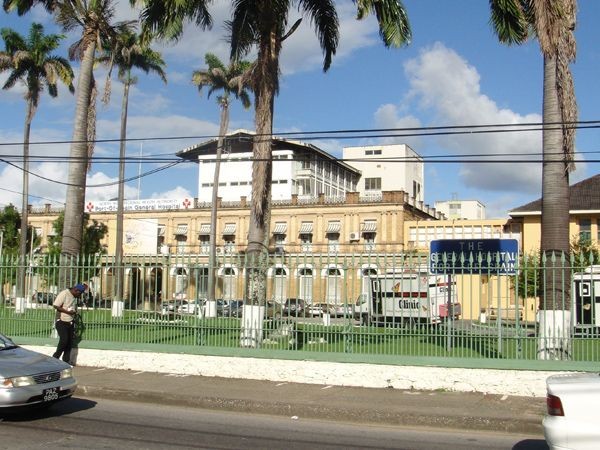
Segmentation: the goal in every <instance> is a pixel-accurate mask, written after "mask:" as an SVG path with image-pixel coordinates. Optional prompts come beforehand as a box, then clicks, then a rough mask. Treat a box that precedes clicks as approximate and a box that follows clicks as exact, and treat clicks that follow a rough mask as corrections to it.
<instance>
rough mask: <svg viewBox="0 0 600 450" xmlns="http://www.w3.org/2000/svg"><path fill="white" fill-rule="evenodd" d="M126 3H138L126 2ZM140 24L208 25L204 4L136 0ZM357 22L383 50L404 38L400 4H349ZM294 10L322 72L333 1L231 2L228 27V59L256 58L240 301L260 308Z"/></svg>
mask: <svg viewBox="0 0 600 450" xmlns="http://www.w3.org/2000/svg"><path fill="white" fill-rule="evenodd" d="M130 1H131V2H132V3H134V4H135V3H138V2H136V1H135V0H130ZM140 3H142V4H143V5H144V9H143V11H142V21H143V24H144V26H145V27H146V28H147V29H148V30H149V31H151V32H157V33H159V34H160V35H161V36H162V37H165V38H169V39H177V38H179V37H180V36H181V33H182V30H183V23H184V21H185V20H186V19H189V20H192V21H195V22H196V24H198V25H200V26H202V27H204V28H205V27H208V26H210V23H211V20H210V15H209V14H208V11H207V4H208V3H209V2H208V1H206V0H197V1H193V2H173V3H169V4H167V3H166V2H164V1H162V0H141V1H140ZM354 3H355V5H356V6H357V18H358V19H363V18H366V17H367V16H369V15H371V14H374V15H375V16H376V18H377V21H378V23H379V33H380V36H381V38H382V39H383V42H384V44H385V45H386V46H400V45H403V44H405V43H407V42H408V41H409V39H410V26H409V23H408V18H407V14H406V11H405V9H404V7H403V5H402V3H401V1H400V0H354ZM292 6H296V7H297V8H298V10H299V11H300V13H301V14H303V15H305V16H307V17H308V18H309V19H310V23H311V24H312V26H313V27H314V29H315V32H316V34H317V37H318V39H319V43H320V45H321V49H322V51H323V54H324V62H323V69H324V70H327V69H328V68H329V66H330V65H331V60H332V57H333V55H334V54H335V52H336V49H337V45H338V34H339V23H338V17H337V10H336V6H335V2H334V1H333V0H273V1H268V2H267V1H263V0H234V1H233V16H232V20H231V21H230V22H229V23H228V27H229V31H230V42H231V56H232V58H231V59H232V60H238V59H239V58H241V57H242V56H244V55H245V54H247V52H248V51H249V50H250V49H252V48H253V47H257V48H258V57H257V60H256V63H255V65H254V68H253V70H252V73H251V75H250V87H251V89H252V91H253V93H254V97H255V99H254V105H255V126H256V138H255V140H254V144H253V158H254V162H253V168H252V175H253V176H252V202H251V216H250V226H249V233H248V242H249V244H248V248H247V252H246V257H247V270H246V274H247V277H248V278H247V283H246V298H247V302H249V303H253V304H256V303H262V302H263V301H264V300H265V297H266V270H265V256H266V255H265V252H264V251H263V250H264V249H265V248H266V247H267V243H268V237H269V220H270V204H271V179H272V161H271V140H272V132H273V106H274V101H275V96H276V95H277V92H278V89H279V55H280V51H281V46H282V43H283V42H284V40H285V39H286V38H287V37H289V36H290V35H291V33H293V32H294V31H295V29H296V28H297V26H298V25H299V21H297V22H296V23H294V24H293V25H292V27H291V28H289V29H288V30H287V31H286V28H287V26H288V14H289V11H290V8H291V7H292Z"/></svg>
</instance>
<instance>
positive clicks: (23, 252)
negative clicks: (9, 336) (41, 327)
mask: <svg viewBox="0 0 600 450" xmlns="http://www.w3.org/2000/svg"><path fill="white" fill-rule="evenodd" d="M33 110H34V108H33V100H32V99H28V100H27V113H26V116H25V127H24V131H23V200H22V203H21V235H20V237H19V249H20V260H19V271H18V276H17V280H18V281H17V290H18V291H17V298H22V299H26V297H27V296H28V293H27V286H26V284H27V283H26V268H27V234H28V233H27V232H28V230H29V223H28V222H29V219H28V215H29V136H30V133H31V121H32V120H33ZM31 239H33V233H32V236H31ZM19 310H20V308H19Z"/></svg>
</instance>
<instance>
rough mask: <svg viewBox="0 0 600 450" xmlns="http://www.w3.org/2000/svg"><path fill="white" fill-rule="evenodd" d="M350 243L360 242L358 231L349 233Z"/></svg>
mask: <svg viewBox="0 0 600 450" xmlns="http://www.w3.org/2000/svg"><path fill="white" fill-rule="evenodd" d="M352 241H360V233H359V232H358V231H353V232H352V233H350V242H352Z"/></svg>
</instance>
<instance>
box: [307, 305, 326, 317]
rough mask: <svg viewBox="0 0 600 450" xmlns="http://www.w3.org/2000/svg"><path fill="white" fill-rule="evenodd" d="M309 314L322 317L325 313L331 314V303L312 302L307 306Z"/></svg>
mask: <svg viewBox="0 0 600 450" xmlns="http://www.w3.org/2000/svg"><path fill="white" fill-rule="evenodd" d="M306 311H307V315H308V316H313V317H321V316H323V314H329V305H328V304H327V303H311V304H310V305H308V306H307V308H306Z"/></svg>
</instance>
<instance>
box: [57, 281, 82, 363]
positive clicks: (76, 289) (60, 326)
mask: <svg viewBox="0 0 600 450" xmlns="http://www.w3.org/2000/svg"><path fill="white" fill-rule="evenodd" d="M84 292H85V285H84V284H76V285H75V286H73V287H72V288H68V289H65V290H64V291H62V292H60V293H59V294H58V295H57V296H56V300H54V303H53V306H54V309H56V324H55V326H56V332H57V333H58V345H57V347H56V351H55V352H54V354H53V355H52V356H54V357H55V358H57V359H59V358H60V356H61V355H62V360H63V361H65V362H67V363H68V362H70V361H71V349H72V348H73V339H74V331H75V330H74V327H73V317H74V316H75V314H77V299H78V298H79V297H81V294H83V293H84Z"/></svg>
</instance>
